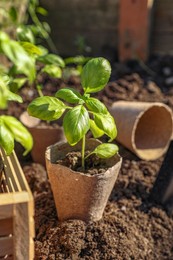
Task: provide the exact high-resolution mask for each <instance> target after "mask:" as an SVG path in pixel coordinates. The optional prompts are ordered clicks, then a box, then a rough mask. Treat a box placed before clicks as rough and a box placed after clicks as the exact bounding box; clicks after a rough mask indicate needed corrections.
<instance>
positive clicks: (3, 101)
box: [0, 77, 8, 109]
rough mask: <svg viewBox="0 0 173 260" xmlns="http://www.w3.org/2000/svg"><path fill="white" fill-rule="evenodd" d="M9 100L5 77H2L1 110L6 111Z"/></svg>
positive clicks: (0, 83)
mask: <svg viewBox="0 0 173 260" xmlns="http://www.w3.org/2000/svg"><path fill="white" fill-rule="evenodd" d="M7 100H8V87H7V84H6V82H5V81H4V78H3V77H0V108H1V109H5V108H6V107H7Z"/></svg>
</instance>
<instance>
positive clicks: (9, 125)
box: [0, 75, 33, 155]
mask: <svg viewBox="0 0 173 260" xmlns="http://www.w3.org/2000/svg"><path fill="white" fill-rule="evenodd" d="M8 101H18V102H20V103H22V98H21V97H20V96H18V95H17V94H15V93H13V92H11V91H10V90H9V88H8V77H5V76H2V75H1V76H0V109H6V108H7V106H8ZM14 141H17V142H19V143H20V144H21V145H22V146H23V147H24V148H25V152H24V155H26V154H27V153H28V152H29V151H30V150H31V149H32V145H33V140H32V136H31V134H30V133H29V132H28V130H27V129H26V128H25V127H24V126H23V125H22V124H21V122H20V121H18V120H17V119H16V118H14V117H13V116H8V115H1V116H0V146H2V147H3V149H4V150H5V151H6V154H7V155H9V154H11V152H12V151H13V149H14Z"/></svg>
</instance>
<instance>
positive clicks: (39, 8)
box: [36, 6, 48, 16]
mask: <svg viewBox="0 0 173 260" xmlns="http://www.w3.org/2000/svg"><path fill="white" fill-rule="evenodd" d="M36 12H37V13H39V14H41V15H43V16H47V15H48V11H47V10H46V9H45V8H43V7H41V6H38V7H37V8H36Z"/></svg>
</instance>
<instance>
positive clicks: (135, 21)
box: [118, 0, 153, 61]
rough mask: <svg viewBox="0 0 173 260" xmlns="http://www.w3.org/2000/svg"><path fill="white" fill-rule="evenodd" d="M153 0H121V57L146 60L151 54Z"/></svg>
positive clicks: (119, 30) (119, 35) (119, 32)
mask: <svg viewBox="0 0 173 260" xmlns="http://www.w3.org/2000/svg"><path fill="white" fill-rule="evenodd" d="M152 6H153V1H152V0H140V1H133V0H120V7H119V29H118V38H119V46H118V52H119V59H120V61H125V60H128V59H142V60H144V61H145V60H146V59H147V58H148V54H149V35H150V23H151V10H152Z"/></svg>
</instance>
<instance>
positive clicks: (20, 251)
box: [14, 203, 34, 260]
mask: <svg viewBox="0 0 173 260" xmlns="http://www.w3.org/2000/svg"><path fill="white" fill-rule="evenodd" d="M28 206H29V205H28V204H27V203H20V204H16V206H15V212H14V216H15V217H14V232H15V233H14V249H15V250H14V252H15V258H16V259H25V260H30V259H32V257H33V254H34V247H33V244H32V242H31V241H32V238H33V237H31V235H32V236H33V233H32V232H33V230H32V228H33V222H32V221H31V219H32V217H31V216H29V212H30V211H29V209H28ZM18 223H20V225H19V224H18Z"/></svg>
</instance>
